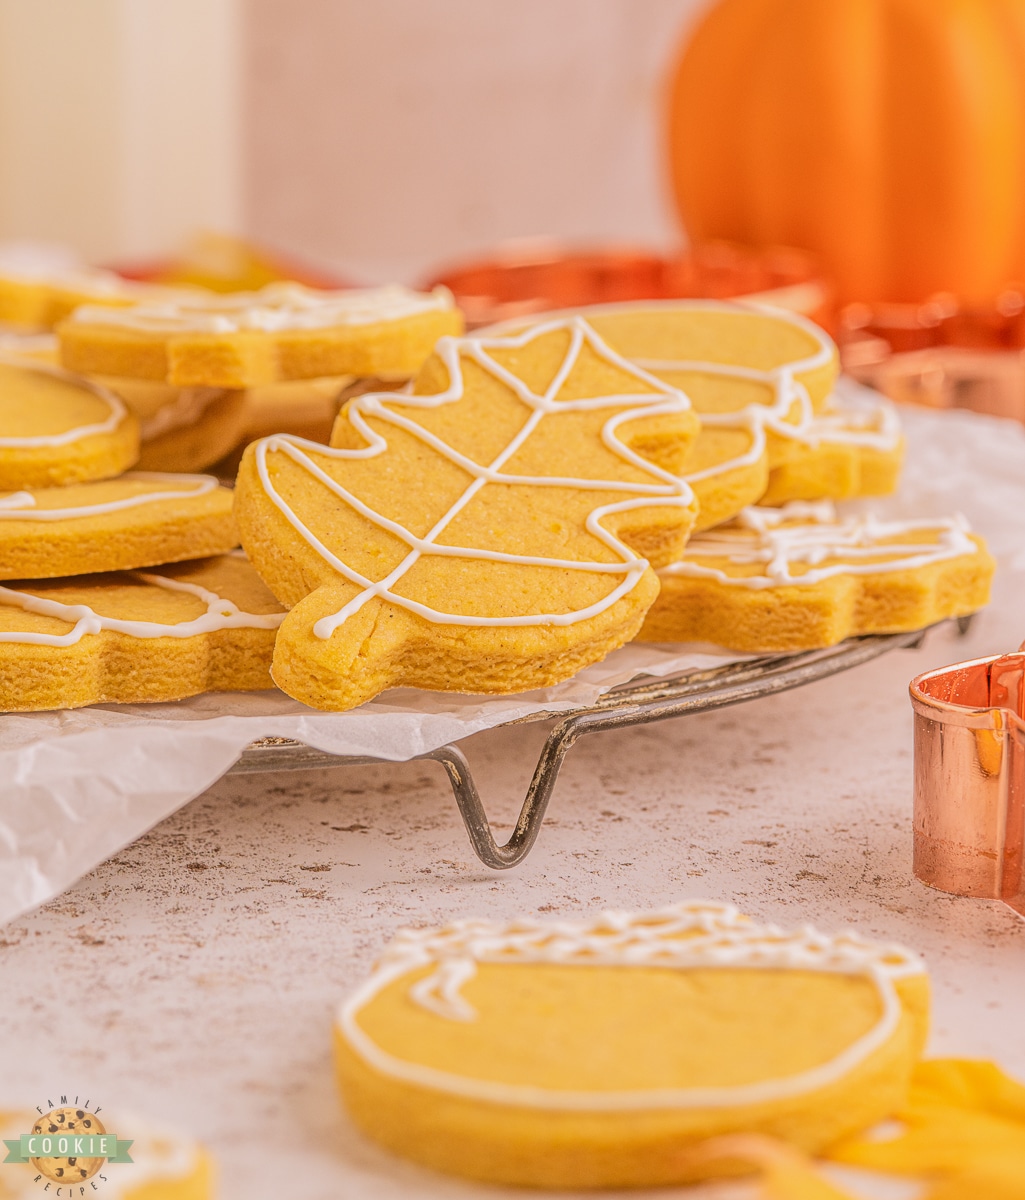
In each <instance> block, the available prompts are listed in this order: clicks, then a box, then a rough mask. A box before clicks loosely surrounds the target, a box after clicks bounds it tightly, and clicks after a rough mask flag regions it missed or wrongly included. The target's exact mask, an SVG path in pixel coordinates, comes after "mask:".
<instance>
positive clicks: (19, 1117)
mask: <svg viewBox="0 0 1025 1200" xmlns="http://www.w3.org/2000/svg"><path fill="white" fill-rule="evenodd" d="M98 1115H99V1117H100V1120H102V1121H103V1124H104V1128H105V1129H106V1130H107V1132H108V1133H112V1134H113V1135H114V1136H115V1137H117V1138H119V1139H122V1140H127V1139H131V1141H132V1145H131V1148H130V1149H129V1151H128V1153H129V1154H130V1155H131V1158H132V1161H131V1163H114V1164H113V1166H111V1165H110V1164H108V1163H104V1165H103V1166H102V1167H101V1168H100V1170H99V1172H98V1173H97V1174H96V1175H94V1176H93V1177H92V1180H91V1181H88V1182H92V1183H95V1184H96V1190H95V1195H97V1196H98V1197H103V1200H121V1198H122V1197H124V1196H127V1195H134V1194H135V1192H136V1189H139V1188H143V1187H145V1186H146V1185H147V1184H151V1183H157V1182H164V1181H166V1182H172V1181H175V1180H180V1179H187V1178H188V1177H189V1176H190V1175H191V1174H192V1173H193V1172H194V1171H195V1170H196V1168H197V1167H198V1165H199V1146H198V1144H197V1143H196V1142H195V1141H193V1140H192V1138H189V1137H186V1136H184V1135H183V1134H181V1133H179V1132H178V1131H176V1130H173V1129H168V1128H166V1127H164V1126H161V1125H157V1124H154V1123H153V1122H149V1121H146V1122H144V1121H141V1120H139V1118H138V1117H135V1116H133V1115H132V1114H129V1113H116V1114H114V1115H108V1113H107V1111H106V1109H102V1110H101V1112H100V1113H99V1114H98ZM38 1120H39V1114H38V1113H36V1112H34V1111H33V1112H24V1113H17V1114H16V1113H9V1114H6V1119H5V1120H3V1121H2V1122H0V1138H10V1139H11V1140H12V1141H13V1140H14V1139H16V1138H18V1137H20V1136H21V1135H22V1134H23V1133H31V1131H32V1126H33V1124H34V1123H35V1122H36V1121H38ZM38 1174H39V1172H38V1171H37V1170H36V1169H35V1167H33V1166H32V1164H31V1163H30V1162H28V1163H8V1164H6V1165H5V1166H4V1172H3V1175H2V1176H0V1180H2V1182H0V1187H2V1188H4V1189H6V1190H4V1191H0V1196H3V1197H5V1198H6V1197H8V1196H9V1197H10V1200H39V1197H40V1196H42V1195H46V1193H45V1192H44V1191H43V1190H42V1185H41V1184H40V1183H36V1182H35V1179H36V1176H37V1175H38ZM100 1175H103V1176H105V1179H103V1180H101V1179H100ZM88 1182H87V1183H86V1185H85V1187H86V1194H89V1195H92V1194H94V1193H93V1191H92V1189H90V1188H89V1186H88ZM69 1186H71V1187H74V1188H75V1189H76V1190H77V1186H78V1185H67V1184H65V1191H67V1190H68V1188H69ZM55 1191H56V1188H54V1190H53V1191H51V1192H50V1195H54V1194H55Z"/></svg>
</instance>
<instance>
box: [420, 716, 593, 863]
mask: <svg viewBox="0 0 1025 1200" xmlns="http://www.w3.org/2000/svg"><path fill="white" fill-rule="evenodd" d="M576 737H577V735H576V732H575V727H574V723H573V719H572V718H570V719H569V720H567V721H563V722H561V723H560V724H559V725H557V726H556V727H555V728H554V729H553V730H552V732H551V733H550V734H549V735H548V739H547V741H546V742H545V744H544V749H543V750H542V751H541V757H540V758H539V759H538V762H537V766H536V767H535V768H534V777H533V779H531V781H530V787H529V788H528V789H527V795H526V799H525V800H524V801H523V807H522V808H521V809H520V815H519V817H518V818H517V819H516V826H515V828H514V829H513V831H512V836H511V837H510V838H509V840H508V841H507V842H506V843H505V845H504V846H500V845H499V844H498V843H497V842H496V841H495V837H494V834H493V833H492V832H491V823H490V821H489V820H488V815H487V813H486V812H485V811H484V805H483V804H482V803H481V798H480V793H479V792H478V791H477V785H476V784H475V783H474V781H473V775H472V774H471V773H470V764H469V763H468V762H467V761H466V757H465V755H464V754H463V752H462V750H460V749H459V747H458V746H454V745H450V746H441V747H439V748H438V749H437V750H432V751H431V753H430V754H424V755H422V756H421V757H423V758H432V759H434V760H435V762H440V763H441V765H442V766H443V767H444V768H445V770H446V771H447V773H448V778H449V782H450V783H451V784H452V791H453V792H454V793H455V797H456V803H457V804H458V805H459V812H460V813H461V815H462V818H463V824H464V825H465V826H466V832H467V834H468V835H469V838H470V845H471V846H472V847H473V849H474V853H475V854H476V855H477V857H478V858H479V859H480V860H481V862H482V863H483V864H484V865H485V866H486V867H492V868H493V869H494V870H496V871H504V870H507V869H508V868H509V867H515V866H517V865H518V864H519V863H521V862H523V860H524V859H525V858H526V857H527V855H528V854H529V853H530V851H531V848H532V847H533V845H534V843H535V842H536V841H537V835H538V834H539V833H540V832H541V823H542V822H543V821H544V819H545V812H546V810H547V808H548V801H549V800H550V799H551V798H552V792H553V791H554V789H555V781H556V780H557V779H558V777H559V770H560V768H561V767H562V762H563V759H564V758H565V757H566V751H567V750H568V749H569V748H570V746H572V745H573V743H574V742H575V741H576Z"/></svg>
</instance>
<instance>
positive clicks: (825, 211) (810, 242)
mask: <svg viewBox="0 0 1025 1200" xmlns="http://www.w3.org/2000/svg"><path fill="white" fill-rule="evenodd" d="M669 132H670V159H671V165H672V181H673V186H674V190H675V194H676V199H677V203H678V205H679V209H680V213H681V215H682V217H683V221H684V224H685V226H686V228H687V231H688V233H689V234H690V236H691V238H692V239H693V240H694V241H696V242H700V241H705V240H707V239H710V238H725V239H729V240H731V241H737V242H743V243H747V244H754V245H765V244H771V243H784V244H787V245H793V246H799V247H802V248H804V249H808V250H812V251H814V252H815V253H817V254H818V255H819V256H820V257H821V259H822V260H823V262H824V263H825V266H826V269H827V271H828V272H830V273H831V274H832V275H833V277H834V280H835V282H836V285H837V290H838V295H839V297H840V299H841V300H864V301H876V300H912V301H913V300H920V299H922V298H923V297H925V296H928V295H930V294H931V293H934V292H937V291H952V292H955V293H957V294H958V295H960V296H962V297H964V298H965V299H967V300H969V301H972V302H982V301H985V300H987V299H991V298H992V297H993V296H995V295H996V294H997V293H998V292H999V291H1000V290H1001V287H1002V286H1004V285H1006V284H1007V282H1008V281H1009V280H1011V279H1015V278H1021V277H1023V276H1025V0H720V3H718V4H717V5H715V6H714V7H713V8H712V9H711V11H710V12H709V13H708V14H707V16H706V17H705V18H704V20H703V21H702V22H701V23H700V24H699V26H698V28H697V30H696V32H695V33H694V34H693V36H692V37H691V38H690V39H689V41H688V42H687V43H685V45H684V48H683V52H682V56H681V58H680V60H679V63H678V66H677V68H676V71H675V74H674V76H673V80H672V88H671V97H670V130H669Z"/></svg>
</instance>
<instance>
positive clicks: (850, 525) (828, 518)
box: [659, 500, 979, 591]
mask: <svg viewBox="0 0 1025 1200" xmlns="http://www.w3.org/2000/svg"><path fill="white" fill-rule="evenodd" d="M788 522H790V524H787V523H788ZM917 530H931V531H933V532H937V533H939V535H940V536H939V540H938V541H936V542H919V543H912V544H901V543H897V542H894V543H889V544H883V543H882V542H881V539H883V538H887V537H902V536H903V535H905V534H914V533H915V532H916V531H917ZM978 552H979V547H978V545H977V544H976V543H975V542H974V541H972V539H971V538H970V537H969V536H968V522H967V521H966V520H965V519H964V517H961V516H957V517H949V518H944V517H923V518H920V519H917V520H904V521H900V520H893V521H884V520H881V519H879V518H878V517H876V516H874V515H873V514H871V513H869V514H866V515H855V516H847V517H843V518H841V517H838V516H837V512H836V509H835V507H834V506H833V504H832V502H831V501H829V500H821V501H816V502H814V503H807V502H805V501H800V500H795V501H791V502H790V503H788V504H784V505H782V506H781V507H779V508H759V507H750V508H745V509H743V510H742V511H741V513H740V514H739V516H737V517H736V518H735V519H734V520H733V521H731V522H730V523H729V524H728V525H720V526H719V527H717V528H716V529H709V530H706V531H705V532H704V533H701V534H699V535H698V536H696V537H694V538H692V539H691V540H690V542H688V544H687V550H686V553H687V554H688V555H696V556H700V557H704V558H725V559H727V560H728V561H729V562H731V563H736V564H738V565H739V564H743V565H750V564H764V566H765V571H764V573H763V574H761V575H748V576H737V575H729V574H728V573H727V572H725V571H720V570H719V569H718V568H716V567H707V566H703V565H701V564H699V563H696V562H692V561H688V559H686V558H685V559H683V560H682V561H680V562H675V563H670V564H669V566H667V567H663V568H662V569H661V570H660V571H659V575H660V576H662V577H669V576H686V577H689V578H693V579H712V580H715V581H716V582H717V583H721V584H725V585H727V586H730V587H743V588H749V589H753V590H756V591H761V590H764V589H766V588H772V587H808V586H809V585H811V584H816V583H821V582H823V580H826V579H832V578H833V577H834V576H837V575H888V574H892V573H893V572H895V571H909V570H916V569H917V568H919V567H928V566H932V565H933V564H934V563H939V562H946V561H948V560H949V559H952V558H961V557H963V556H964V555H968V554H977V553H978ZM888 554H892V555H895V556H896V557H894V558H893V559H892V560H890V561H884V562H872V563H858V562H857V561H853V562H850V561H848V562H837V563H833V564H832V565H831V566H827V567H819V568H816V567H815V566H814V565H813V566H812V567H811V569H810V570H808V571H806V572H805V573H803V574H796V575H795V574H794V573H793V572H792V571H791V566H792V565H793V564H795V563H811V564H815V563H819V562H823V561H825V560H826V559H832V558H846V559H854V560H857V559H859V558H871V557H879V556H880V555H888Z"/></svg>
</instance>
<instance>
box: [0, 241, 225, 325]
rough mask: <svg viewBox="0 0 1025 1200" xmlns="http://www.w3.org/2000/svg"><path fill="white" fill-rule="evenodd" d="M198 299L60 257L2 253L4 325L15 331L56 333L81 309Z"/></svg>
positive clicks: (0, 314) (190, 291)
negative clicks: (64, 321) (56, 327)
mask: <svg viewBox="0 0 1025 1200" xmlns="http://www.w3.org/2000/svg"><path fill="white" fill-rule="evenodd" d="M199 294H201V293H200V292H199V289H197V288H184V287H180V288H169V287H162V286H158V285H154V284H148V283H137V282H134V281H132V280H128V279H123V278H122V277H121V276H120V275H115V274H114V272H113V271H103V270H100V269H99V268H97V267H87V266H84V265H82V264H80V263H75V262H74V261H73V260H69V259H67V258H61V257H59V256H58V257H54V256H51V255H46V254H43V255H41V256H39V257H34V256H29V257H23V256H21V255H16V256H14V257H10V256H8V255H5V254H4V253H3V252H2V250H0V322H4V323H6V324H7V325H9V326H11V327H12V328H13V329H17V330H24V331H31V332H36V331H44V330H48V329H52V328H53V327H54V326H55V325H56V324H57V323H58V322H59V321H63V320H64V318H65V317H67V316H69V315H70V314H71V313H72V312H73V311H74V310H75V309H76V308H78V307H79V305H82V304H89V305H93V306H96V307H103V308H108V307H110V308H124V307H127V306H129V305H132V304H141V303H170V302H173V301H176V300H178V299H180V298H182V297H184V296H186V295H191V296H196V295H199Z"/></svg>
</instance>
